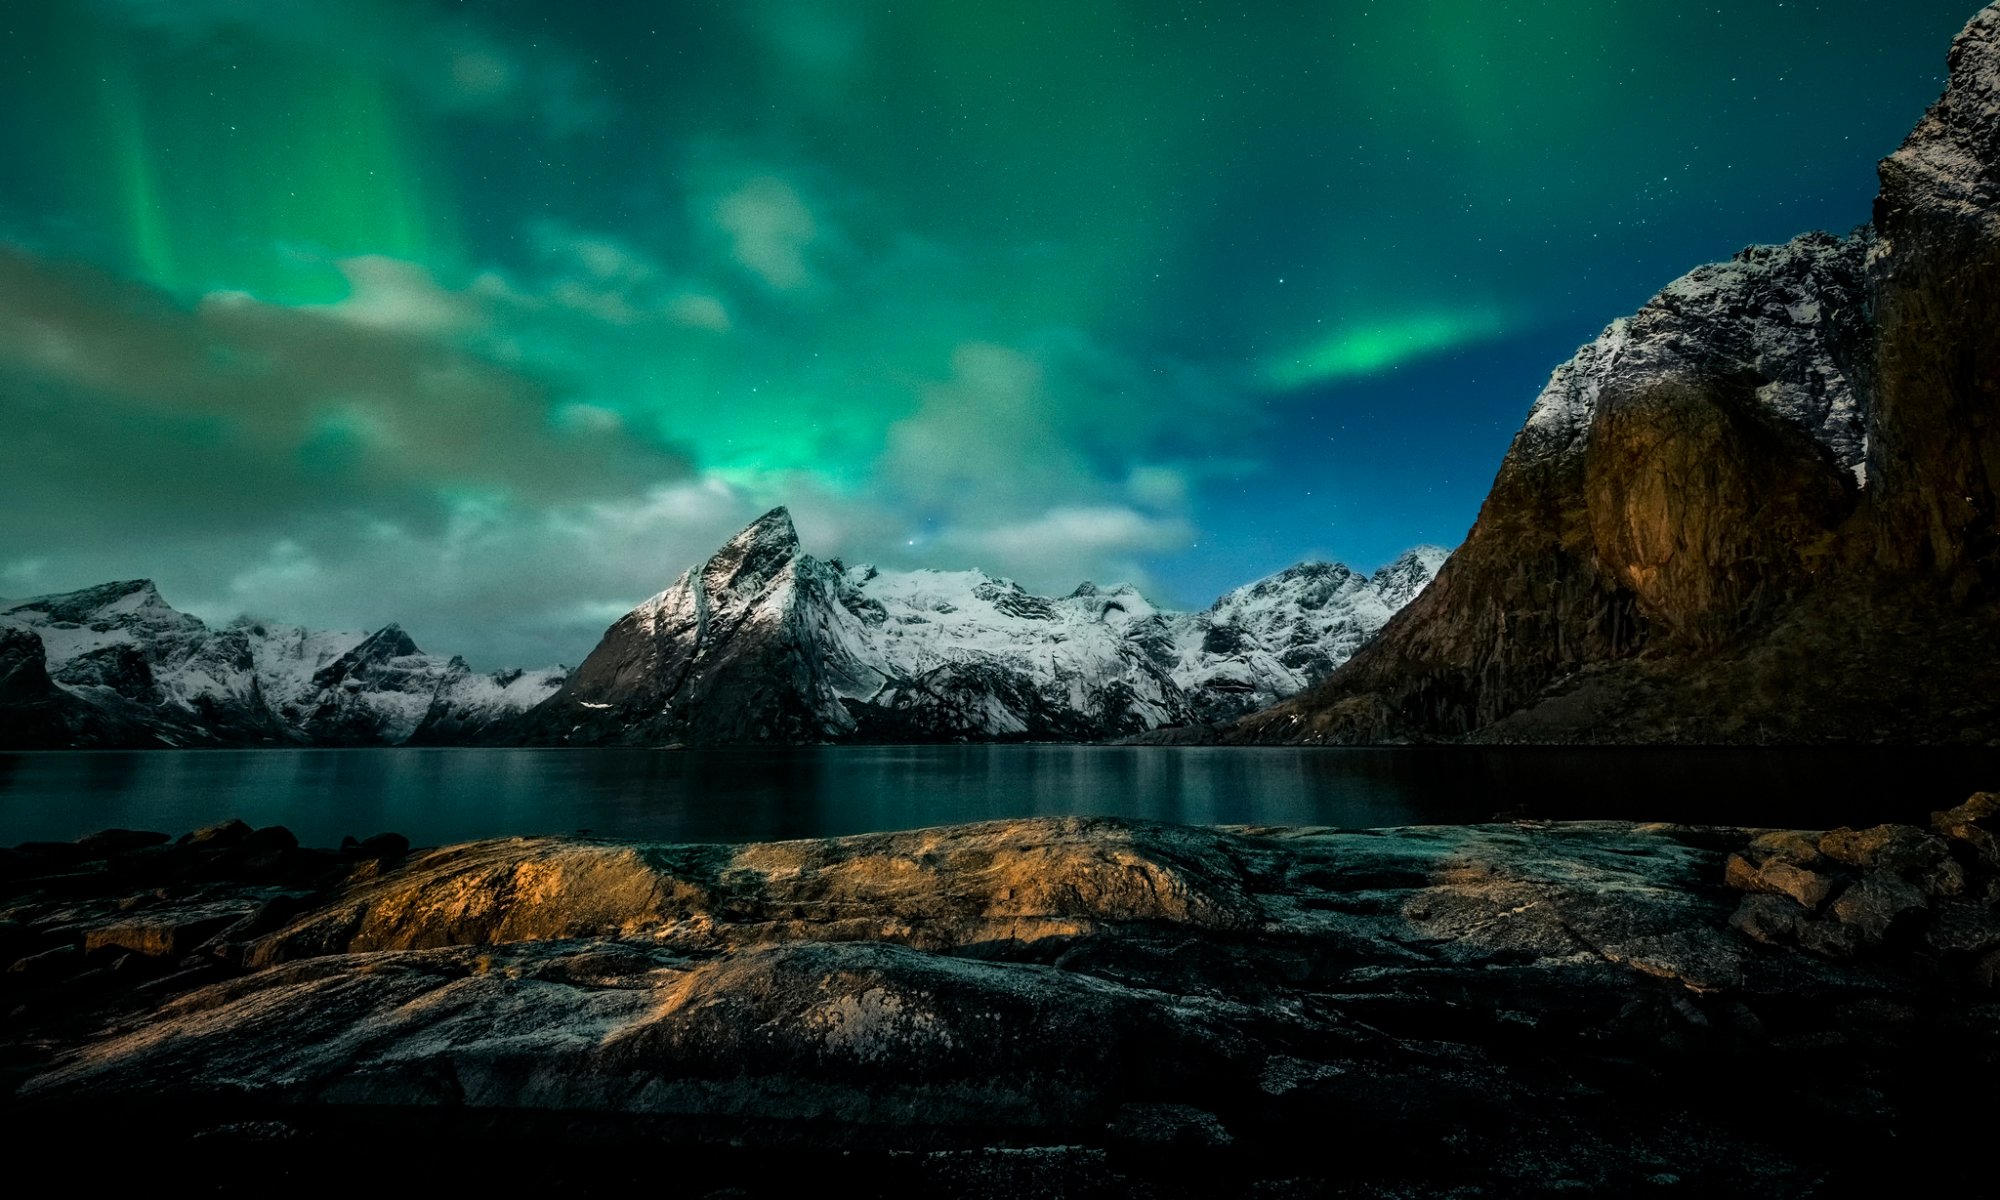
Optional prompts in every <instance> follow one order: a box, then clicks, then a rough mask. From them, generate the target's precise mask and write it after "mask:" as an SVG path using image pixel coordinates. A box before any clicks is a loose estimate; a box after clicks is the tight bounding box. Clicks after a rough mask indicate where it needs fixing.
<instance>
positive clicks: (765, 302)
mask: <svg viewBox="0 0 2000 1200" xmlns="http://www.w3.org/2000/svg"><path fill="white" fill-rule="evenodd" d="M1972 7H1973V6H1972V5H1971V4H1970V3H1967V2H1965V0H1960V2H1957V3H1939V2H1935V0H1908V2H1906V3H1898V4H1893V5H1891V4H1884V3H1881V2H1879V0H1877V2H1875V3H1866V2H1860V0H1848V2H1842V3H1820V4H1812V3H1796V2H1790V3H1777V2H1775V0H1750V2H1746V3H1740V4H1729V5H1724V6H1720V7H1701V8H1695V7H1692V6H1682V5H1659V4H1650V3H1637V2H1618V3H1606V2H1598V3H1591V2H1583V0H1574V2H1547V3H1521V4H1508V3H1497V2H1494V0H1485V2H1478V0H1405V2H1402V3H1395V4H1387V3H1368V4H1363V3H1340V4H1331V3H1322V4H1291V3H1271V4H1253V5H1248V6H1241V5H1221V4H1200V3H1191V4H1153V3H1140V2H1137V0H1133V2H1129V3H1107V2H1099V0H1037V2H1024V3H994V4H966V3H947V2H943V0H936V2H932V0H909V2H905V3H896V4H888V3H873V2H866V0H855V2H852V3H835V2H824V3H822V2H818V0H773V2H770V3H753V2H737V3H731V2H726V0H716V2H712V3H710V2H694V0H689V2H684V3H668V4H630V3H612V2H608V0H607V2H605V3H593V4H554V3H525V2H511V3H510V2H499V3H490V4H478V5H460V4H446V3H441V2H438V3H429V2H419V0H405V2H403V3H387V2H378V0H349V2H345V3H334V2H332V0H299V2H298V3H290V4H264V3H257V2H255V0H0V102H4V104H5V106H6V111H7V112H8V114H9V118H8V120H7V121H6V122H5V123H4V124H0V422H4V425H0V428H4V429H5V430H6V435H5V436H4V438H0V595H9V596H19V595H27V594H33V593H37V592H46V591H54V590H61V589H65V588H70V587H77V586H82V585H85V584H89V583H94V582H98V581H101V580H105V579H111V578H130V577H135V576H141V575H144V576H150V577H152V578H154V579H156V580H157V581H158V582H159V583H160V585H161V587H162V589H163V590H164V591H165V593H166V595H167V596H168V598H169V599H170V600H171V601H173V602H174V603H176V604H177V605H179V606H181V607H183V608H188V609H191V610H193V611H197V612H200V613H201V614H202V615H204V616H214V617H227V616H230V615H233V614H235V613H237V612H243V611H249V612H254V613H258V614H260V615H268V616H273V617H277V618H281V619H285V620H293V621H300V622H304V623H308V624H315V625H332V626H351V627H361V626H374V625H379V624H382V623H385V622H387V621H390V620H397V621H401V622H403V623H404V624H405V625H407V626H408V627H409V628H410V629H411V631H412V633H413V634H414V635H415V636H416V638H417V640H418V641H419V642H420V643H422V644H423V645H424V646H425V647H426V648H427V649H436V650H443V651H462V652H464V653H466V654H467V655H468V656H469V657H470V658H472V659H473V660H474V662H475V663H476V664H477V665H481V666H498V665H502V664H503V663H508V662H520V663H535V662H542V661H549V660H554V659H562V660H565V661H569V662H574V661H576V660H577V659H578V658H579V657H581V655H582V654H583V653H584V652H585V650H587V649H588V647H589V645H590V644H591V642H592V641H594V639H595V637H596V636H597V634H598V632H599V631H600V630H601V629H602V627H603V625H604V623H605V622H606V621H607V620H609V619H610V618H611V617H613V616H615V615H617V614H618V613H620V612H622V611H624V610H625V609H626V608H628V607H629V606H630V605H631V604H632V603H634V602H636V601H637V600H639V599H641V598H643V597H644V596H645V595H647V594H649V593H650V592H652V591H655V590H658V589H659V588H660V587H663V586H665V584H666V583H667V582H668V581H670V580H671V578H672V577H673V576H674V575H675V574H676V573H677V572H678V571H679V570H680V569H681V568H683V567H684V566H686V565H688V564H689V563H690V562H692V561H694V560H695V559H696V558H698V557H699V556H700V555H702V554H704V553H706V552H707V551H708V550H709V549H711V548H712V547H713V546H714V545H715V544H716V543H717V542H718V541H719V540H720V539H721V538H723V537H726V536H727V535H728V534H729V533H730V532H732V531H733V530H734V529H735V528H736V527H738V526H740V525H741V524H742V523H743V522H744V521H746V520H748V519H749V518H751V517H753V516H755V515H756V514H757V513H758V512H759V511H761V510H763V509H764V508H766V507H769V506H770V505H772V504H778V503H785V504H789V505H790V506H791V507H792V509H793V512H794V515H795V517H796V518H797V520H798V523H799V526H800V528H801V532H802V533H803V535H804V537H805V538H806V540H807V543H808V548H809V549H811V550H812V551H813V552H815V553H819V554H823V555H828V556H831V555H840V556H843V557H845V558H846V559H847V560H848V561H850V562H852V561H860V560H870V561H876V562H880V563H883V564H885V565H898V566H917V565H935V566H942V567H961V566H973V565H977V566H983V567H985V568H987V569H988V570H991V571H994V572H995V573H999V574H1007V575H1011V576H1013V577H1015V578H1018V579H1020V580H1021V581H1022V582H1023V583H1024V584H1027V585H1029V586H1032V587H1037V588H1043V589H1062V590H1067V588H1069V587H1071V586H1073V585H1074V584H1075V583H1076V582H1077V581H1078V580H1080V579H1082V578H1085V577H1091V578H1095V579H1097V580H1099V581H1100V582H1104V581H1109V580H1112V579H1130V580H1132V581H1134V582H1137V583H1139V584H1141V585H1142V586H1143V587H1145V588H1146V589H1147V590H1148V591H1149V592H1151V593H1152V594H1154V595H1155V596H1156V598H1157V599H1159V600H1161V601H1162V602H1166V603H1181V604H1200V603H1205V602H1206V601H1207V600H1208V599H1210V598H1212V597H1213V595H1214V594H1215V593H1217V592H1219V591H1221V590H1223V589H1225V588H1227V587H1231V586H1234V585H1236V584H1238V583H1242V582H1246V581H1247V580H1249V579H1251V578H1253V577H1255V576H1258V575H1261V574H1263V573H1266V572H1269V571H1272V570H1276V569H1278V568H1280V567H1283V566H1285V565H1287V564H1288V563H1290V562H1293V561H1296V560H1298V559H1300V558H1303V557H1308V556H1324V557H1332V558H1339V559H1342V560H1344V561H1347V562H1350V563H1352V564H1354V565H1356V566H1360V567H1364V568H1370V567H1373V566H1375V565H1376V564H1378V563H1380V562H1382V561H1384V560H1386V559H1388V558H1389V557H1391V556H1393V555H1394V554H1395V553H1396V552H1397V551H1399V550H1401V549H1402V548H1404V547H1405V546H1407V545H1410V544H1413V543H1416V542H1420V541H1433V542H1440V543H1446V544H1450V543H1454V542H1456V541H1457V540H1458V539H1459V538H1460V537H1462V536H1463V533H1464V531H1465V529H1466V528H1467V527H1468V526H1469V525H1470V524H1471V521H1472V519H1473V516H1474V515H1475V513H1476V511H1477V508H1478V505H1479V502H1480V500H1481V499H1482V497H1483V495H1484V493H1485V490H1486V487H1487V485H1488V483H1489V482H1490V481H1491V479H1492V475H1493V471H1494V469H1495V468H1496V467H1497V466H1498V463H1499V460H1500V456H1501V454H1502V453H1503V452H1504V450H1505V448H1506V445H1507V442H1508V439H1509V438H1510V437H1511V436H1512V434H1513V432H1514V430H1515V429H1516V428H1517V427H1518V424H1519V422H1520V418H1521V416H1522V414H1523V413H1524V412H1525V410H1526V407H1527V405H1528V403H1529V402H1530V400H1531V399H1532V398H1533V396H1534V394H1535V392H1536V391H1537V390H1538V389H1539V388H1540V386H1541V383H1542V381H1543V379H1544V378H1545V376H1546V375H1547V373H1548V371H1549V369H1550V368H1552V367H1553V366H1554V365H1555V364H1556V363H1557V362H1559V361H1561V360H1562V359H1563V358H1564V357H1566V356H1567V355H1568V354H1569V352H1570V351H1571V350H1572V349H1573V348H1574V347H1575V346H1576V345H1577V344H1579V343H1580V342H1582V341H1585V340H1587V339H1588V338H1589V337H1591V336H1592V335H1594V334H1595V333H1596V331H1597V330H1598V329H1599V328H1601V327H1602V326H1603V325H1604V324H1605V323H1607V322H1608V321H1609V320H1611V319H1612V318H1614V317H1616V316H1619V315H1621V314H1623V313H1626V312H1628V311H1630V310H1631V309H1632V308H1634V307H1635V306H1636V305H1638V304H1639V303H1640V302H1642V301H1643V300H1644V299H1645V298H1646V297H1647V296H1649V295H1650V294H1651V293H1652V292H1653V291H1654V290H1656V289H1657V288H1658V287H1659V286H1660V285H1662V284H1664V283H1665V282H1667V281H1668V280H1669V279H1671V278H1673V277H1674V276H1676V275H1678V274H1680V273H1682V272H1683V271H1685V270H1687V269H1688V268H1691V267H1693V266H1695V265H1696V264H1698V263H1701V262H1704V261H1709V260H1713V259H1716V258H1720V257H1726V256H1727V255H1728V254H1730V253H1732V252H1733V251H1735V250H1736V249H1737V248H1739V247H1740V246H1742V245H1744V244H1746V243H1750V242H1755V241H1774V240H1781V239H1783V238H1786V237H1789V236H1791V235H1792V234H1794V233H1797V232H1801V231H1804V230H1806V229H1810V228H1832V229H1838V230H1844V229H1846V228H1849V227H1851V226H1853V225H1856V224H1858V223H1860V222H1862V221H1863V220H1865V219H1866V218H1867V215H1868V205H1869V201H1870V199H1871V197H1872V195H1873V191H1874V185H1873V176H1872V171H1873V165H1874V162H1875V160H1876V159H1877V158H1879V157H1880V156H1882V155H1884V154H1886V153H1887V152H1888V151H1890V150H1891V149H1893V148H1894V147H1895V145H1896V144H1897V142H1898V141H1899V140H1900V139H1901V137H1902V135H1903V134H1904V132H1906V131H1907V130H1908V128H1909V127H1910V126H1911V124H1912V123H1913V122H1914V121H1915V119H1916V118H1917V116H1918V115H1919V114H1920V113H1921V112H1922V110H1923V107H1924V105H1926V104H1927V103H1929V101H1930V100H1931V99H1933V98H1934V97H1935V95H1936V94H1937V91H1938V89H1939V86H1940V83H1941V79H1942V75H1943V70H1944V62H1943V55H1942V52H1941V49H1942V47H1943V46H1945V45H1946V44H1947V43H1948V40H1949V38H1950V36H1951V35H1952V34H1953V33H1954V32H1956V30H1957V29H1958V27H1959V26H1960V25H1961V24H1962V23H1963V21H1964V20H1965V18H1966V17H1967V16H1968V15H1969V14H1970V12H1971V10H1972Z"/></svg>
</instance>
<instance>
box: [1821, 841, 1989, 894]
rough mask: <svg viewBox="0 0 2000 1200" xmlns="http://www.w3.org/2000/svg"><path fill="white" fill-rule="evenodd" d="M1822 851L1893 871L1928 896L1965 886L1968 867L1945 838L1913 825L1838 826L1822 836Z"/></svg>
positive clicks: (1861, 865)
mask: <svg viewBox="0 0 2000 1200" xmlns="http://www.w3.org/2000/svg"><path fill="white" fill-rule="evenodd" d="M1819 850H1820V853H1822V854H1824V855H1826V856H1827V857H1828V858H1831V859H1833V860H1834V861H1836V862H1842V863H1846V864H1847V865H1849V866H1852V867H1859V868H1861V869H1862V870H1864V871H1887V872H1891V873H1893V874H1895V875H1897V876H1900V877H1901V878H1903V879H1905V880H1908V881H1909V882H1910V883H1913V884H1915V885H1916V886H1917V888H1918V889H1919V890H1921V891H1922V892H1923V893H1924V894H1925V895H1927V896H1956V895H1957V894H1958V893H1959V892H1961V891H1963V890H1964V889H1965V869H1964V868H1963V867H1961V866H1960V865H1959V864H1958V862H1957V861H1956V860H1955V859H1953V858H1952V856H1951V849H1950V847H1949V846H1947V845H1946V844H1945V841H1944V839H1943V838H1940V837H1938V836H1937V835H1936V834H1932V833H1926V832H1925V831H1923V830H1921V829H1918V828H1916V827H1915V826H1913V825H1876V826H1874V827H1873V828H1870V829H1835V830H1833V831H1831V832H1830V833H1828V834H1826V835H1825V836H1823V837H1821V838H1820V840H1819Z"/></svg>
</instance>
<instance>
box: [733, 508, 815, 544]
mask: <svg viewBox="0 0 2000 1200" xmlns="http://www.w3.org/2000/svg"><path fill="white" fill-rule="evenodd" d="M751 544H756V545H760V546H787V547H791V548H793V549H796V548H797V547H798V544H799V531H798V530H797V529H796V528H794V527H793V525H792V511H791V510H790V509H788V508H786V507H785V506H784V505H782V504H780V505H779V506H778V507H776V508H774V509H772V510H771V511H770V512H767V513H765V514H764V515H763V516H761V517H758V518H757V519H756V520H754V521H752V522H750V523H749V524H748V525H745V526H744V527H743V530H742V532H740V533H738V534H737V535H736V536H735V537H733V538H730V539H729V545H730V546H739V545H742V546H747V545H751ZM725 549H727V547H725Z"/></svg>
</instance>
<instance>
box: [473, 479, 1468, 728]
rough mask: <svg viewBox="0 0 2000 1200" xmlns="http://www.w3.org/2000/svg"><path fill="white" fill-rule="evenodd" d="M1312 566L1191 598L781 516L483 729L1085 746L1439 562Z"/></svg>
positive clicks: (1379, 610) (1352, 638) (1224, 700)
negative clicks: (814, 532) (992, 568)
mask: <svg viewBox="0 0 2000 1200" xmlns="http://www.w3.org/2000/svg"><path fill="white" fill-rule="evenodd" d="M1444 557H1445V552H1444V551H1442V550H1439V549H1436V548H1434V547H1424V548H1421V549H1418V550H1413V551H1411V552H1410V553H1409V554H1406V555H1404V556H1403V557H1402V558H1401V559H1399V560H1397V562H1395V563H1393V564H1391V565H1390V566H1388V567H1385V568H1383V569H1382V570H1381V571H1379V572H1377V573H1376V574H1375V575H1374V576H1372V577H1370V576H1363V575H1360V574H1357V573H1355V572H1353V571H1351V570H1349V569H1348V568H1346V567H1344V566H1340V565H1339V564H1322V563H1315V564H1306V565H1303V566H1299V567H1294V568H1292V569H1290V570H1288V571H1285V572H1282V573H1280V574H1278V575H1275V576H1272V577H1271V578H1269V579H1266V580H1263V581H1260V582H1259V583H1255V584H1252V585H1250V586H1248V587H1245V588H1241V589H1238V590H1237V591H1235V592H1231V593H1230V594H1229V595H1227V596H1224V597H1223V598H1221V599H1220V600H1218V601H1216V603H1215V604H1214V605H1213V606H1211V607H1210V608H1209V609H1208V610H1206V611H1204V612H1200V613H1182V612H1168V611H1163V610H1161V609H1159V608H1157V607H1156V606H1155V605H1153V604H1152V603H1151V602H1149V601H1148V600H1147V599H1146V598H1145V597H1144V596H1143V595H1141V594H1140V593H1139V592H1138V591H1137V590H1135V589H1133V588H1131V587H1129V586H1120V587H1114V588H1099V587H1096V586H1094V585H1092V584H1088V583H1086V584H1084V585H1082V586H1081V587H1079V588H1077V589H1076V590H1075V591H1073V592H1071V593H1070V594H1069V595H1066V596H1060V597H1046V596H1036V595H1033V594H1031V593H1029V592H1027V591H1025V590H1024V589H1022V588H1021V587H1020V586H1019V585H1018V584H1015V583H1013V582H1012V581H1009V580H1005V579H997V578H994V577H992V576H989V575H987V574H985V573H984V572H981V571H878V570H876V569H875V568H873V567H869V566H857V567H846V566H843V565H842V564H841V563H839V562H838V561H821V560H819V559H816V558H814V557H812V556H811V555H808V554H805V553H804V552H803V551H802V550H801V549H800V546H799V542H798V535H797V532H796V531H795V530H794V529H793V527H792V521H791V516H790V514H789V513H787V512H786V510H784V509H782V508H779V509H775V510H773V511H771V512H769V513H767V514H765V515H764V516H763V517H761V518H759V519H758V520H757V521H756V522H754V523H752V524H751V525H750V526H749V527H748V528H746V529H744V530H743V532H741V533H739V534H738V535H736V537H734V538H732V539H731V540H730V541H729V543H728V544H727V545H725V546H724V547H723V548H722V549H721V550H719V551H718V552H717V553H716V554H715V556H714V557H712V558H710V559H709V560H708V561H707V562H706V563H704V564H702V565H701V566H699V567H696V568H693V569H690V570H689V571H687V572H685V573H684V574H682V575H681V577H680V578H679V579H677V580H675V582H674V584H673V586H671V587H669V588H668V589H667V590H665V591H663V592H661V593H660V594H659V595H657V596H654V597H653V598H652V599H650V600H648V601H646V602H645V603H644V604H641V605H640V606H639V607H637V608H635V609H633V610H632V611H631V612H630V613H627V614H626V615H625V616H624V617H623V618H621V619H620V620H619V621H618V622H617V623H616V624H614V625H613V626H612V627H611V629H610V630H609V631H608V632H607V633H606V634H605V636H604V640H603V641H602V642H601V643H599V645H598V647H597V649H596V650H594V651H593V652H592V653H591V655H590V656H589V657H588V658H586V659H585V660H584V662H583V665H582V666H581V667H579V668H578V669H577V671H576V673H575V674H574V675H573V676H571V678H570V680H569V682H568V683H567V684H565V685H564V687H563V688H562V690H561V691H560V692H558V693H557V694H556V695H555V696H553V697H551V698H550V699H549V700H548V701H547V702H546V703H544V704H543V705H541V706H540V707H539V708H537V709H536V710H534V711H533V712H531V713H529V714H528V715H527V716H526V717H525V718H523V719H522V721H521V722H520V723H519V724H518V725H508V726H502V727H500V728H498V729H496V730H495V733H494V738H495V739H496V740H515V739H520V740H527V741H533V742H544V743H567V744H586V745H588V744H659V743H665V742H693V743H731V742H822V741H844V740H877V741H881V740H949V739H1067V740H1076V739H1097V738H1105V737H1115V736H1119V735H1123V734H1130V733H1138V732H1141V731H1144V730H1148V729H1154V728H1157V727H1159V726H1162V725H1169V724H1180V723H1184V722H1187V721H1190V720H1196V719H1215V718H1217V717H1224V716H1234V715H1237V714H1239V713H1242V712H1245V711H1248V710H1249V709H1250V708H1252V707H1255V706H1256V705H1258V704H1262V703H1268V702H1269V701H1270V700H1272V699H1274V698H1277V697H1281V696H1286V695H1290V694H1291V693H1293V692H1295V691H1297V690H1299V689H1300V688H1302V687H1304V686H1306V685H1307V684H1309V683H1311V682H1313V681H1315V680H1317V679H1318V678H1319V677H1321V676H1322V675H1324V674H1325V673H1326V672H1327V671H1329V670H1331V669H1332V668H1333V667H1334V666H1336V665H1338V664H1339V663H1340V662H1342V661H1344V660H1345V659H1346V658H1347V656H1348V655H1350V654H1352V653H1353V652H1354V650H1355V648H1356V647H1358V646H1359V645H1360V644H1361V643H1362V642H1364V641H1366V640H1367V638H1368V637H1369V636H1371V635H1372V634H1373V633H1374V631H1375V630H1376V629H1379V628H1380V627H1381V626H1382V624H1383V623H1384V622H1386V621H1387V620H1388V619H1389V617H1390V616H1391V615H1393V614H1394V612H1395V611H1396V609H1397V608H1398V607H1400V606H1401V605H1402V604H1404V603H1407V602H1408V601H1409V599H1410V598H1411V597H1412V596H1414V595H1415V594H1416V592H1417V591H1418V590H1421V588H1422V587H1423V585H1424V584H1425V583H1428V582H1429V580H1430V578H1431V577H1432V576H1433V575H1435V574H1436V572H1437V568H1438V565H1439V564H1440V563H1441V562H1442V561H1443V559H1444Z"/></svg>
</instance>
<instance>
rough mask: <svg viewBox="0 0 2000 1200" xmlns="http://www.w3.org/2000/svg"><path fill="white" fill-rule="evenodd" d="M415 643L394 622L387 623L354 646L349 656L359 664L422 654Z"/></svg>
mask: <svg viewBox="0 0 2000 1200" xmlns="http://www.w3.org/2000/svg"><path fill="white" fill-rule="evenodd" d="M422 653H423V651H421V650H419V649H417V643H416V642H415V641H414V640H412V639H411V637H410V635H409V634H408V633H406V632H404V630H403V627H402V626H401V625H398V624H397V623H395V622H394V621H391V622H389V623H388V624H387V625H384V626H383V627H382V628H380V629H378V630H376V631H375V632H374V633H371V634H369V635H368V636H367V638H365V639H364V640H363V641H362V643H361V644H360V645H359V646H356V647H355V648H354V649H353V650H352V651H351V652H350V656H351V657H352V658H354V659H355V660H356V661H360V662H377V661H380V660H382V659H389V658H401V657H403V656H404V655H407V654H422Z"/></svg>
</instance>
